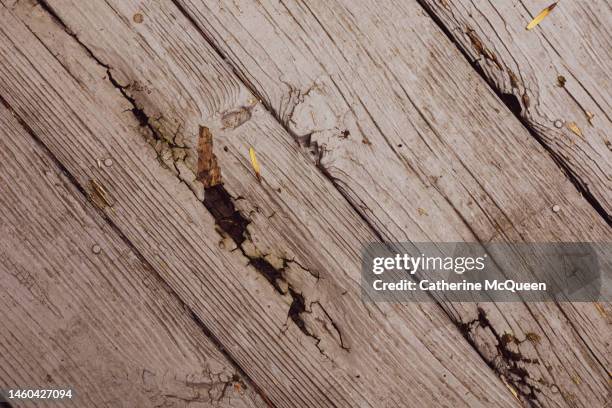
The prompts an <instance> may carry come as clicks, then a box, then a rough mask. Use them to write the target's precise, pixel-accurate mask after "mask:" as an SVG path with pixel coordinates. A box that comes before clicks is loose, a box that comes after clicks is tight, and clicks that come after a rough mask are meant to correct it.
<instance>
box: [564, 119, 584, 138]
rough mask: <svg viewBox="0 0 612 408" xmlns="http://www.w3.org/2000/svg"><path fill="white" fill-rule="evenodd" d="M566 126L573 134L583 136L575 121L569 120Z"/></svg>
mask: <svg viewBox="0 0 612 408" xmlns="http://www.w3.org/2000/svg"><path fill="white" fill-rule="evenodd" d="M567 128H568V129H569V130H571V131H572V132H573V133H574V134H575V135H577V136H580V137H584V136H582V130H580V128H579V127H578V125H577V124H576V122H569V123H568V124H567Z"/></svg>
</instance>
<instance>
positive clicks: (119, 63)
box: [60, 0, 611, 406]
mask: <svg viewBox="0 0 612 408" xmlns="http://www.w3.org/2000/svg"><path fill="white" fill-rule="evenodd" d="M177 3H178V4H179V5H180V7H181V8H183V9H184V10H185V13H186V14H188V15H189V16H190V17H191V18H192V20H193V22H194V24H195V25H197V26H198V27H199V29H200V30H201V31H202V33H203V35H204V36H205V37H206V38H207V39H208V41H209V42H211V43H212V44H213V46H214V47H215V49H217V50H218V52H219V53H220V54H221V55H223V56H224V57H225V58H226V59H227V60H228V61H230V63H231V64H232V66H233V67H234V70H235V71H236V73H237V74H239V75H240V76H241V78H242V79H243V80H244V81H245V82H246V83H247V84H249V86H250V87H251V88H252V89H253V90H254V91H255V92H256V93H257V94H258V95H259V96H260V98H261V99H262V100H263V103H264V104H265V105H266V106H267V107H268V108H269V109H270V110H271V111H273V112H274V113H275V115H276V116H277V117H278V118H279V120H280V121H282V122H283V123H284V124H285V126H286V127H287V128H288V129H289V131H290V132H291V133H292V134H293V135H294V136H295V137H296V138H297V139H298V140H299V141H300V142H302V143H303V144H305V145H308V147H309V148H310V149H311V150H312V153H313V156H314V157H313V158H314V161H315V162H316V164H317V165H318V166H319V167H320V168H322V170H323V172H324V173H326V174H327V175H328V176H329V178H330V179H332V180H333V181H334V183H335V184H336V185H337V186H338V187H339V188H340V189H341V191H342V192H343V194H344V195H345V196H346V197H348V199H349V200H350V201H351V202H352V204H353V206H354V207H355V208H356V209H358V210H360V211H361V213H362V215H363V217H364V218H365V219H367V220H368V222H369V223H370V224H371V225H373V226H374V227H375V228H376V229H377V230H378V231H379V232H380V234H381V235H382V237H383V238H385V239H388V240H413V241H427V240H429V241H453V240H475V239H477V240H480V241H490V240H505V241H579V240H586V241H589V240H593V241H609V240H610V237H611V234H610V229H609V226H608V225H607V224H606V222H605V221H604V220H603V219H602V218H601V217H600V216H599V214H598V213H597V212H596V211H594V209H593V208H592V207H591V206H590V205H589V203H588V202H587V201H585V200H584V199H583V198H582V197H581V196H580V194H579V193H578V192H577V191H576V189H575V187H574V185H573V184H572V182H571V181H569V180H567V179H566V178H565V177H564V173H563V172H562V171H560V169H559V168H558V166H557V165H556V164H555V163H554V162H553V160H551V157H550V155H549V154H548V152H546V151H545V150H544V149H543V148H542V147H541V146H540V145H539V144H538V143H537V142H536V141H535V140H533V138H532V137H531V135H530V134H529V132H528V131H527V130H526V129H525V128H524V127H523V126H522V124H521V123H520V122H519V121H517V120H516V119H515V118H514V117H513V116H512V114H511V113H510V112H509V111H508V110H507V108H506V106H505V105H504V104H503V103H502V102H501V101H500V100H498V99H497V98H496V96H495V94H494V93H493V92H492V91H491V90H490V89H489V87H488V86H487V84H486V83H485V82H484V81H483V80H482V79H481V78H480V77H479V76H478V75H477V74H476V73H475V72H474V71H473V70H472V69H471V67H470V66H469V64H467V62H465V61H464V60H462V57H461V54H460V53H459V52H457V50H456V49H454V48H453V46H452V44H451V43H450V42H449V41H448V40H447V39H446V38H445V36H444V34H443V33H442V32H441V31H440V30H439V29H438V28H437V27H436V26H435V24H434V23H433V22H432V21H431V19H430V18H429V17H428V16H427V15H426V14H425V13H424V12H423V10H422V9H421V8H420V7H419V6H418V5H417V4H416V3H413V2H394V1H383V2H377V4H376V7H372V4H371V3H370V2H367V1H335V2H319V1H315V2H300V1H281V2H266V1H264V2H261V1H257V2H254V1H235V2H234V1H231V2H230V1H227V2H217V1H203V2H202V1H188V0H184V1H177ZM60 9H62V10H61V11H62V12H63V15H62V16H63V17H64V18H65V19H66V20H67V21H69V25H70V26H71V27H84V24H83V23H79V20H80V19H79V18H78V17H73V16H72V15H71V13H70V12H68V11H67V9H64V8H63V7H60ZM144 9H146V7H144ZM134 12H136V11H135V10H134ZM83 41H85V42H89V43H91V44H95V43H98V44H99V41H97V40H96V39H94V38H92V36H88V35H87V33H85V32H83ZM103 48H105V47H103ZM108 57H109V58H112V57H113V56H112V55H109V56H108ZM114 61H115V62H114V63H113V67H115V68H116V69H117V71H118V72H128V67H129V63H128V62H126V60H125V59H121V58H115V59H114ZM131 94H132V95H134V97H135V98H136V99H137V100H141V101H142V106H145V109H146V99H147V98H146V97H144V96H142V95H141V93H140V92H139V91H138V90H137V89H134V90H133V92H132V93H131ZM553 208H559V209H560V211H559V212H555V211H553ZM478 310H484V315H486V316H487V321H486V322H485V323H484V324H476V326H478V327H477V328H476V329H475V330H469V331H468V332H467V333H466V334H467V336H468V337H469V338H470V339H471V340H472V341H473V342H474V343H475V345H476V346H477V348H478V349H479V350H480V352H481V353H482V354H483V356H484V357H485V358H486V359H487V361H489V362H490V363H491V364H492V365H494V366H495V367H496V369H497V370H498V371H499V372H500V373H501V374H502V375H504V377H505V378H507V379H508V381H509V382H511V383H512V384H513V385H514V386H515V387H516V388H517V389H518V390H519V392H520V393H521V396H522V398H523V399H525V400H526V401H528V402H530V403H533V402H534V400H535V401H537V402H540V403H543V404H547V405H553V406H554V405H566V404H573V403H575V401H578V402H580V403H583V404H585V405H590V404H594V405H601V403H602V401H603V400H604V399H605V395H606V391H605V390H606V389H607V377H606V376H607V374H606V371H605V367H607V366H609V356H610V346H609V342H608V340H607V336H605V337H603V338H602V337H601V336H600V333H607V330H606V327H607V323H606V317H605V316H602V315H601V314H600V313H599V312H598V309H597V307H596V305H593V304H561V305H551V304H537V305H472V306H469V305H463V306H462V307H455V308H450V313H454V314H455V316H456V318H457V321H458V322H459V323H462V324H467V323H469V322H474V321H476V322H478V321H479V320H480V319H478V318H477V317H476V316H477V315H478V314H480V312H479V311H478ZM559 330H561V331H562V332H563V333H564V334H563V335H559ZM503 333H510V334H513V335H515V336H516V337H517V338H526V336H527V334H528V333H539V335H541V338H543V339H544V343H541V344H538V345H537V346H534V345H532V344H529V342H527V343H523V344H521V346H520V347H519V349H520V351H521V352H522V353H523V356H524V360H523V361H521V362H520V363H519V365H520V367H521V369H520V370H518V371H517V370H516V369H515V362H513V361H510V360H508V359H507V358H506V357H504V356H503V354H504V353H503V352H500V347H501V348H503V346H502V345H503V339H502V338H501V337H502V334H503ZM561 350H564V351H561ZM535 360H537V361H538V362H540V363H541V364H530V363H528V361H535ZM518 372H520V374H518ZM577 378H580V380H577ZM585 379H587V380H585ZM559 390H561V391H559Z"/></svg>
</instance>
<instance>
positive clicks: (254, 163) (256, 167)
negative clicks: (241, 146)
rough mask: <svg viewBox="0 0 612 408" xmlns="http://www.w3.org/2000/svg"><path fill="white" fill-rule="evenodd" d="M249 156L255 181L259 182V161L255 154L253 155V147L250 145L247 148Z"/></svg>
mask: <svg viewBox="0 0 612 408" xmlns="http://www.w3.org/2000/svg"><path fill="white" fill-rule="evenodd" d="M249 156H251V165H252V166H253V170H255V176H256V177H257V181H259V182H260V183H261V174H260V172H259V163H258V162H257V156H255V149H253V148H252V147H250V148H249Z"/></svg>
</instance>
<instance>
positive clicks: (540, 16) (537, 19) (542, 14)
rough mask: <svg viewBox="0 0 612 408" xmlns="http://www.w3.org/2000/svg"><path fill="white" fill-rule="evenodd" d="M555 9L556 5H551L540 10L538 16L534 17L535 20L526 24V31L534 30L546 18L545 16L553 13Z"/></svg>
mask: <svg viewBox="0 0 612 408" xmlns="http://www.w3.org/2000/svg"><path fill="white" fill-rule="evenodd" d="M555 7H557V3H553V4H551V5H550V6H548V7H546V8H545V9H544V10H542V11H541V12H540V14H538V15H537V16H535V18H534V19H533V20H531V23H529V24H527V30H531V29H533V28H535V27H536V26H537V25H538V24H540V23H541V22H542V20H544V19H545V18H546V16H547V15H548V14H549V13H550V12H551V11H553V9H554V8H555Z"/></svg>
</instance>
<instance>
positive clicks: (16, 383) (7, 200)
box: [0, 106, 266, 408]
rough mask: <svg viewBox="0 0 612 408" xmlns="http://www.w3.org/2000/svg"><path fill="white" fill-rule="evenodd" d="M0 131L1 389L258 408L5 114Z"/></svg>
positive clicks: (188, 320)
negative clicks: (64, 390)
mask: <svg viewBox="0 0 612 408" xmlns="http://www.w3.org/2000/svg"><path fill="white" fill-rule="evenodd" d="M0 129H1V131H0V135H1V137H0V208H2V220H1V221H0V310H1V312H0V314H1V316H2V321H1V323H0V328H1V330H0V350H1V357H0V362H1V363H0V383H1V384H2V388H4V389H6V388H23V387H26V386H28V387H35V386H38V387H40V388H72V389H73V392H74V399H72V400H69V401H64V403H62V404H61V406H74V407H85V406H86V407H107V406H112V407H126V408H127V407H145V406H146V407H151V406H156V407H177V408H178V407H187V406H194V405H191V404H198V403H199V404H201V405H199V406H215V407H244V408H246V407H264V406H266V404H265V403H264V401H263V400H262V399H261V397H259V395H258V394H257V393H256V392H255V391H254V388H253V386H252V385H251V384H248V381H246V380H245V378H243V377H242V375H241V374H240V373H239V372H238V371H237V369H236V368H235V367H234V366H233V365H232V364H231V362H230V361H228V360H227V359H226V358H225V357H224V356H223V355H222V354H221V353H220V351H219V350H218V349H217V345H215V344H213V342H211V340H209V339H208V338H207V337H206V335H205V333H204V332H203V331H202V329H201V327H199V326H198V324H197V323H196V321H194V320H193V318H192V317H191V315H190V314H189V312H188V311H187V310H185V309H184V308H183V305H182V302H181V301H180V300H179V299H177V298H176V297H175V296H174V295H173V294H172V293H171V291H170V290H169V288H168V286H167V285H166V284H165V283H164V282H163V281H162V280H161V279H160V278H159V277H158V276H157V275H156V274H155V272H154V271H153V270H151V268H150V267H149V266H147V265H146V264H145V263H143V261H142V260H141V259H140V258H139V257H138V255H137V254H135V253H134V251H133V250H132V248H130V246H129V245H128V244H127V243H126V242H124V241H123V240H122V238H121V237H120V235H119V234H118V233H117V232H116V231H114V230H113V229H112V227H111V226H110V225H109V224H108V223H107V222H106V221H105V220H104V219H103V218H102V217H101V216H100V215H99V214H97V212H96V210H95V209H94V208H95V207H93V206H92V205H91V204H90V203H87V202H86V199H85V196H84V194H82V193H81V192H79V191H78V190H77V189H76V188H75V186H74V185H73V184H72V182H71V180H70V179H69V178H68V177H66V175H65V174H64V173H63V171H62V169H61V168H60V167H58V165H57V164H56V163H54V162H53V160H52V159H51V158H50V157H49V156H48V154H47V153H46V152H45V150H44V149H43V148H41V147H40V146H39V145H37V143H36V142H35V140H34V139H33V138H32V137H31V136H30V135H29V134H28V133H26V130H25V129H24V128H23V127H22V126H21V125H20V124H19V123H18V122H17V120H16V118H15V117H13V116H12V115H11V113H10V112H9V111H8V110H7V109H6V108H5V107H4V106H0ZM56 404H57V403H56ZM17 406H20V407H21V406H24V407H25V406H28V407H29V406H47V404H40V403H34V402H30V403H23V404H19V405H17Z"/></svg>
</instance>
